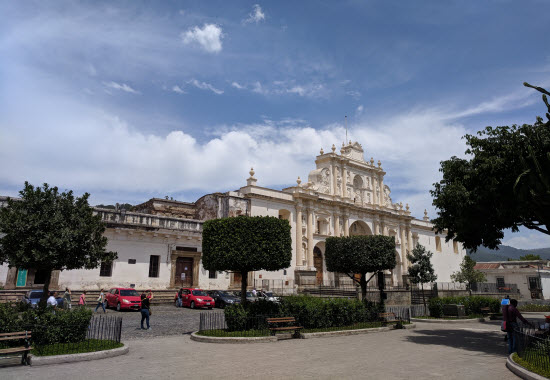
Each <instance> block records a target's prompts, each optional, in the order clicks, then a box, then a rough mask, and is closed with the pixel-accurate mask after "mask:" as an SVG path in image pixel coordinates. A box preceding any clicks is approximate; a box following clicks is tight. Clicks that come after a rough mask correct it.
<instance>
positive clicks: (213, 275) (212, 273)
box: [208, 270, 218, 278]
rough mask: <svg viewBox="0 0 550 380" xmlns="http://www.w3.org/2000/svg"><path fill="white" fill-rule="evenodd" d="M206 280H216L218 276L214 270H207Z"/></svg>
mask: <svg viewBox="0 0 550 380" xmlns="http://www.w3.org/2000/svg"><path fill="white" fill-rule="evenodd" d="M208 278H218V274H217V273H216V271H215V270H209V271H208Z"/></svg>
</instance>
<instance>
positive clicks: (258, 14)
mask: <svg viewBox="0 0 550 380" xmlns="http://www.w3.org/2000/svg"><path fill="white" fill-rule="evenodd" d="M263 20H265V13H264V12H263V11H262V8H261V7H260V6H259V5H258V4H254V6H253V7H252V12H250V13H249V14H248V17H247V18H246V19H245V20H243V23H244V24H248V23H253V22H254V23H256V24H257V23H259V22H260V21H263Z"/></svg>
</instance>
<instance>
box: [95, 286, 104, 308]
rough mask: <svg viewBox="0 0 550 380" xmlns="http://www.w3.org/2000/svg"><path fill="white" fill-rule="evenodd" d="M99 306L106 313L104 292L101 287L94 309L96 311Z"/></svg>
mask: <svg viewBox="0 0 550 380" xmlns="http://www.w3.org/2000/svg"><path fill="white" fill-rule="evenodd" d="M100 306H101V307H102V308H103V313H106V311H105V294H103V289H101V291H100V292H99V297H97V306H96V307H95V311H97V309H98V308H99V307H100Z"/></svg>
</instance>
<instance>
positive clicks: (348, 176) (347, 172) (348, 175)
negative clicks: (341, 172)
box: [346, 170, 351, 183]
mask: <svg viewBox="0 0 550 380" xmlns="http://www.w3.org/2000/svg"><path fill="white" fill-rule="evenodd" d="M346 183H351V173H350V171H349V170H346Z"/></svg>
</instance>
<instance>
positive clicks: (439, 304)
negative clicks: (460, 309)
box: [428, 296, 500, 318]
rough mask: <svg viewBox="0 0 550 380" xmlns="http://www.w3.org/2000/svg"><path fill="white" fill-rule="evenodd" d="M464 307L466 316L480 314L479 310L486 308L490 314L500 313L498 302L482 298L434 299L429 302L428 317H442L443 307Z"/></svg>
mask: <svg viewBox="0 0 550 380" xmlns="http://www.w3.org/2000/svg"><path fill="white" fill-rule="evenodd" d="M448 304H452V305H464V309H465V313H466V315H473V314H482V312H481V308H485V307H488V308H489V310H490V312H491V313H498V312H500V300H498V299H496V298H491V297H483V296H460V297H441V298H440V297H435V298H432V299H430V301H429V306H428V307H429V309H430V316H432V317H435V318H440V317H442V316H443V305H448Z"/></svg>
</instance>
